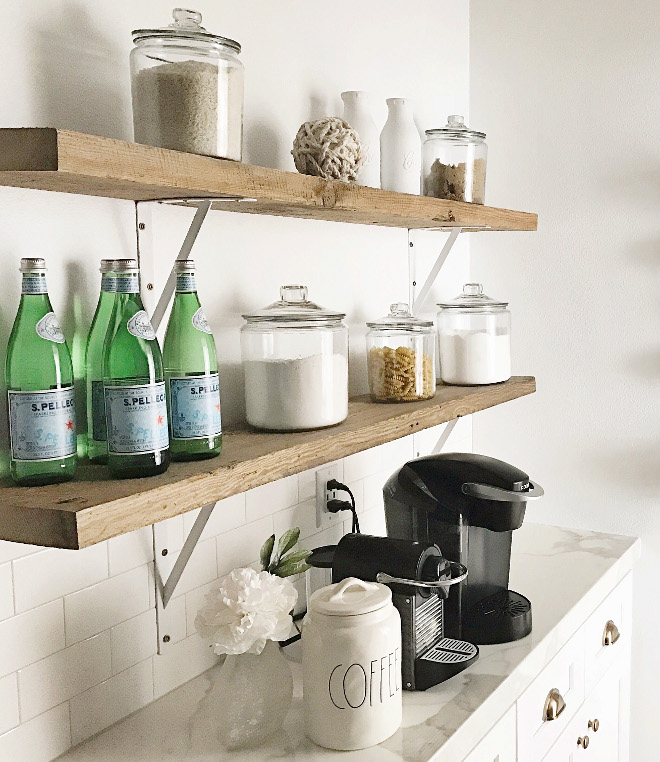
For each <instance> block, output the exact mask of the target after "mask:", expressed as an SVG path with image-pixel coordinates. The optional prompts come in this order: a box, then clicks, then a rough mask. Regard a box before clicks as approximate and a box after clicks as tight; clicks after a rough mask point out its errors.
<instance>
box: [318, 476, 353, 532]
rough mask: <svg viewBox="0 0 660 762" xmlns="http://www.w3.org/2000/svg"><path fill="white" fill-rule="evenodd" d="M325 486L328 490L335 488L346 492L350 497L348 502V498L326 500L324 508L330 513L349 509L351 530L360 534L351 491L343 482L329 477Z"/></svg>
mask: <svg viewBox="0 0 660 762" xmlns="http://www.w3.org/2000/svg"><path fill="white" fill-rule="evenodd" d="M325 487H326V489H329V490H336V491H337V492H347V493H348V496H349V497H350V499H351V502H350V503H349V502H348V500H337V499H336V498H335V499H333V500H328V502H327V503H326V508H327V509H328V510H329V511H330V513H338V512H339V511H350V512H351V513H352V514H353V528H352V529H351V531H352V532H353V533H354V534H360V521H359V519H358V514H357V508H356V507H355V497H353V493H352V492H351V491H350V489H349V488H348V487H347V486H346V485H345V484H342V483H341V482H339V481H337V480H336V479H330V481H329V482H327V483H326V485H325Z"/></svg>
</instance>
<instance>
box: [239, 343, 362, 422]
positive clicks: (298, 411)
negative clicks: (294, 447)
mask: <svg viewBox="0 0 660 762" xmlns="http://www.w3.org/2000/svg"><path fill="white" fill-rule="evenodd" d="M245 412H246V417H247V421H248V423H249V424H250V425H251V426H255V427H256V428H259V429H273V430H276V431H292V430H293V431H300V430H304V429H319V428H323V427H324V426H332V425H333V424H335V423H339V422H340V421H343V420H344V419H345V418H346V416H347V415H348V363H347V362H346V358H345V357H344V356H343V355H339V354H335V355H321V354H318V355H310V356H308V357H301V358H296V359H286V360H284V359H282V360H278V359H269V360H249V361H247V362H246V363H245Z"/></svg>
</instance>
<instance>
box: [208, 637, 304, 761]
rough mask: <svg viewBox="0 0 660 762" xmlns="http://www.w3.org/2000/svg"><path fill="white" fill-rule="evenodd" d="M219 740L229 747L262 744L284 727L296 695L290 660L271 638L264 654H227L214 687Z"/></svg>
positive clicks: (239, 747)
mask: <svg viewBox="0 0 660 762" xmlns="http://www.w3.org/2000/svg"><path fill="white" fill-rule="evenodd" d="M211 696H212V700H213V703H214V709H215V715H216V718H217V725H216V732H217V737H218V740H219V741H220V743H221V745H222V746H223V747H225V748H226V749H244V748H248V747H251V746H259V744H261V743H263V742H264V741H266V740H267V739H268V738H269V736H271V735H272V734H273V733H275V732H276V731H278V730H279V729H280V728H281V727H282V723H283V722H284V718H285V717H286V715H287V712H288V711H289V707H290V706H291V699H292V698H293V677H292V675H291V667H290V666H289V662H288V661H287V660H286V659H285V658H284V656H283V654H282V652H281V650H280V647H279V646H278V644H277V643H275V642H274V641H272V640H269V641H268V642H267V643H266V647H265V648H264V650H263V651H262V652H261V653H260V654H258V655H257V654H240V655H238V656H227V658H226V660H225V663H224V664H223V665H222V668H221V670H220V674H219V675H218V677H217V679H216V680H215V684H214V686H213V688H212V690H211Z"/></svg>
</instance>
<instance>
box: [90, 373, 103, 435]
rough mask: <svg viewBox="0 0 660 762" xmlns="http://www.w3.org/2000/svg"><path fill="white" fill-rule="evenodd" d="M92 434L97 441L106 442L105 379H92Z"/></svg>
mask: <svg viewBox="0 0 660 762" xmlns="http://www.w3.org/2000/svg"><path fill="white" fill-rule="evenodd" d="M92 436H93V437H94V441H95V442H105V440H106V437H107V433H106V429H105V397H104V393H103V381H92Z"/></svg>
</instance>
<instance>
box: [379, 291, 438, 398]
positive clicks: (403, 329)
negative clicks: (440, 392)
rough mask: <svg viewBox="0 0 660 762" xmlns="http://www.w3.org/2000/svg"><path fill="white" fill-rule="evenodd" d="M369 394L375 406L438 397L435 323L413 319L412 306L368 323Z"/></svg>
mask: <svg viewBox="0 0 660 762" xmlns="http://www.w3.org/2000/svg"><path fill="white" fill-rule="evenodd" d="M367 326H368V328H369V332H368V333H367V370H368V373H369V390H370V392H371V399H372V400H374V401H375V402H414V401H415V400H425V399H429V398H431V397H433V396H434V395H435V332H434V330H433V322H432V321H430V320H421V319H420V318H416V317H413V316H412V315H411V314H410V311H409V310H408V305H407V304H404V303H396V304H392V305H390V314H389V315H386V316H385V317H384V318H380V319H379V320H374V321H373V322H372V323H367Z"/></svg>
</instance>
